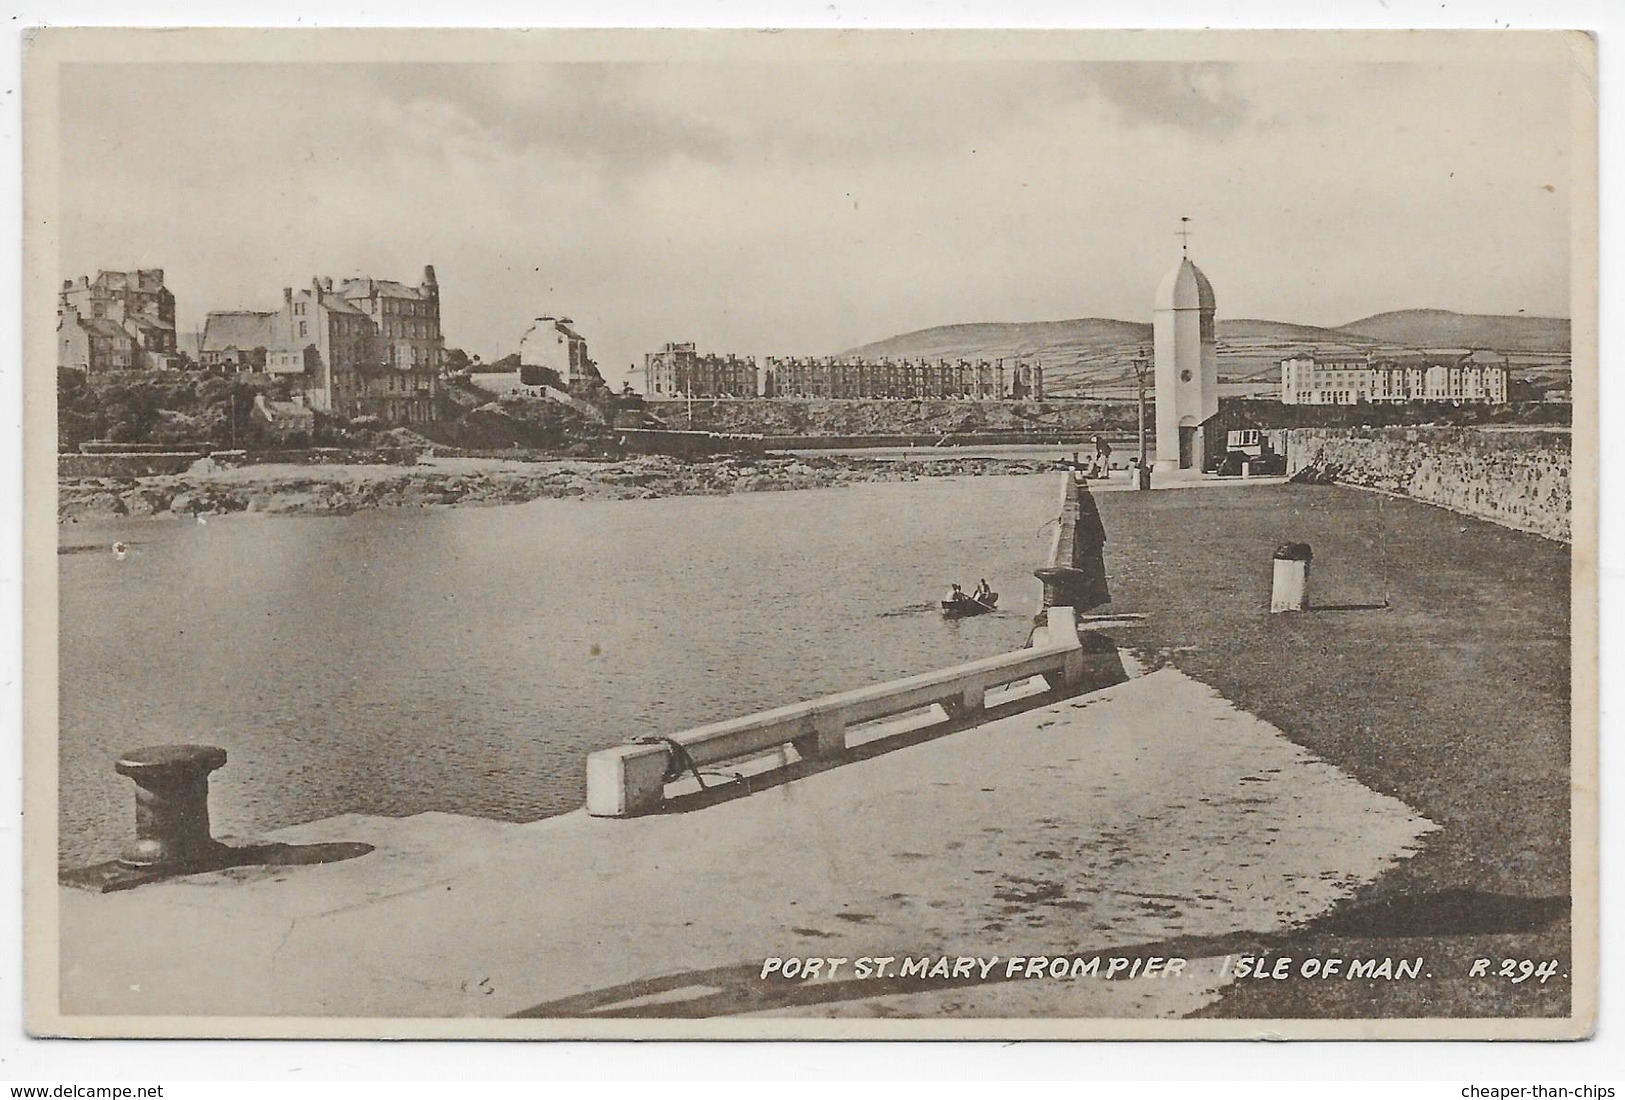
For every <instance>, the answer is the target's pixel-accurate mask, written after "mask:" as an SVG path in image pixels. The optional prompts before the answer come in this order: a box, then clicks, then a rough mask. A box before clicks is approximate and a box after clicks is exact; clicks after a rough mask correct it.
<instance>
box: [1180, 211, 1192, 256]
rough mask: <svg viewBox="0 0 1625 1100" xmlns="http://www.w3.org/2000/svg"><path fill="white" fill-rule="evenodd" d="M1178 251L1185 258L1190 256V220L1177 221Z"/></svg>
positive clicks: (1181, 219)
mask: <svg viewBox="0 0 1625 1100" xmlns="http://www.w3.org/2000/svg"><path fill="white" fill-rule="evenodd" d="M1178 236H1179V251H1180V252H1181V253H1183V254H1184V255H1186V256H1189V255H1190V254H1191V220H1190V219H1189V218H1180V219H1179V233H1178Z"/></svg>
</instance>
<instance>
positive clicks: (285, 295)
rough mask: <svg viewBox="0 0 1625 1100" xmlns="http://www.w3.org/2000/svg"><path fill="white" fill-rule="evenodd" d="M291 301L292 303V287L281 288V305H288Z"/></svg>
mask: <svg viewBox="0 0 1625 1100" xmlns="http://www.w3.org/2000/svg"><path fill="white" fill-rule="evenodd" d="M292 301H293V287H291V286H285V287H283V288H282V304H283V305H288V304H289V303H291V302H292Z"/></svg>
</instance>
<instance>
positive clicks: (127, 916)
mask: <svg viewBox="0 0 1625 1100" xmlns="http://www.w3.org/2000/svg"><path fill="white" fill-rule="evenodd" d="M1432 829H1433V825H1432V824H1431V823H1430V822H1428V821H1426V820H1425V819H1423V818H1422V817H1421V816H1419V815H1418V814H1416V813H1415V812H1413V811H1412V810H1410V809H1409V808H1407V807H1406V806H1405V805H1404V804H1402V803H1401V802H1399V801H1397V800H1395V799H1392V798H1389V797H1386V796H1383V795H1378V794H1375V793H1373V792H1372V791H1370V790H1368V789H1367V788H1365V787H1363V786H1361V785H1360V784H1359V783H1357V782H1355V781H1354V780H1352V779H1350V778H1349V777H1348V776H1347V775H1345V774H1344V773H1342V772H1340V771H1338V770H1337V769H1336V768H1333V767H1331V766H1329V765H1327V764H1325V763H1323V762H1321V761H1319V760H1317V759H1315V758H1314V757H1312V756H1311V755H1310V754H1309V753H1307V752H1305V751H1304V750H1302V749H1300V748H1298V747H1297V746H1295V745H1293V744H1292V743H1291V742H1289V741H1288V740H1287V739H1286V738H1285V737H1283V736H1282V735H1281V734H1280V732H1279V731H1277V730H1275V729H1274V728H1272V727H1271V726H1269V725H1268V724H1266V723H1264V722H1262V721H1260V720H1258V719H1256V718H1253V717H1251V716H1250V715H1247V714H1245V713H1243V712H1241V711H1239V710H1237V709H1235V708H1234V707H1233V706H1231V705H1230V704H1229V703H1227V702H1226V701H1225V700H1223V699H1222V698H1220V697H1219V696H1218V695H1217V694H1216V693H1215V692H1214V691H1212V690H1211V689H1210V688H1207V687H1205V686H1204V685H1202V684H1200V683H1197V682H1196V681H1193V680H1191V679H1189V678H1187V677H1185V676H1184V675H1182V674H1181V673H1179V672H1177V671H1174V670H1172V669H1165V670H1162V671H1158V672H1154V673H1152V674H1150V675H1147V676H1143V677H1137V678H1134V679H1131V680H1129V681H1128V682H1127V683H1124V684H1120V685H1117V686H1115V687H1112V688H1108V689H1106V690H1104V691H1100V692H1097V693H1094V694H1091V695H1086V696H1078V697H1073V698H1070V699H1065V700H1062V701H1060V702H1052V703H1050V704H1048V705H1043V706H1039V707H1037V708H1036V709H1031V710H1027V711H1025V712H1022V713H1017V714H1014V715H1010V716H1007V717H1003V718H998V719H996V720H994V721H991V722H989V723H987V724H984V725H981V726H978V727H975V728H971V729H962V730H959V731H957V732H951V733H948V734H946V735H942V736H938V737H935V738H933V739H930V740H926V741H923V742H919V743H911V744H908V745H906V747H902V748H899V749H897V750H896V751H890V752H880V753H877V754H875V755H872V756H866V757H864V758H859V759H855V760H852V761H850V762H847V763H844V764H841V765H840V766H837V767H834V768H832V769H830V770H827V771H822V772H818V773H816V774H812V775H809V776H805V777H802V778H799V779H796V780H795V781H793V782H788V783H784V784H782V785H779V786H775V787H771V788H769V789H766V790H758V791H756V792H755V793H753V794H749V795H746V796H744V797H739V798H736V799H732V800H728V801H723V802H720V803H719V804H715V805H709V806H706V807H705V808H702V809H695V810H692V811H689V812H674V813H664V814H657V815H653V816H649V817H643V818H637V819H632V820H605V819H594V818H590V817H588V816H586V815H585V814H584V813H574V814H569V815H566V816H563V817H558V818H552V819H547V820H544V821H540V822H535V823H531V824H521V825H513V824H502V823H497V822H491V821H486V820H481V819H476V818H466V817H456V816H452V815H445V814H423V815H419V816H417V817H412V818H404V819H391V818H381V817H363V816H344V817H337V818H331V819H328V820H325V821H318V822H312V823H310V824H307V825H302V826H299V827H296V828H291V829H285V830H282V831H280V832H278V833H276V834H274V836H272V837H271V838H268V839H271V840H275V841H279V842H282V843H284V844H287V845H289V846H291V850H294V851H297V850H299V849H300V847H301V846H317V845H322V846H327V848H326V849H314V848H313V850H318V851H320V850H339V849H340V846H346V847H345V848H344V850H346V851H349V852H359V851H364V852H365V854H361V855H357V856H355V857H354V858H350V859H343V860H340V861H337V862H330V863H323V864H313V865H296V864H295V865H289V864H286V863H284V864H282V865H277V866H262V867H252V866H250V867H239V868H234V869H231V870H227V871H216V872H210V873H205V874H197V875H193V876H189V877H185V878H181V879H177V880H174V881H171V882H166V883H162V884H158V885H152V886H146V887H142V888H140V889H136V890H132V891H128V892H125V893H118V894H105V895H102V894H93V893H90V892H87V891H83V890H75V889H67V888H64V889H63V890H62V891H61V895H60V901H61V925H60V926H61V936H62V943H61V947H62V956H61V957H62V960H63V970H62V988H61V1004H62V1009H63V1011H64V1013H65V1014H67V1015H69V1016H122V1017H130V1016H154V1017H155V1016H170V1017H175V1016H183V1017H202V1016H212V1017H216V1018H217V1019H215V1020H213V1021H209V1020H203V1019H197V1020H195V1021H193V1024H192V1027H193V1028H194V1029H195V1030H198V1031H203V1032H207V1031H210V1030H219V1028H220V1026H221V1023H222V1021H221V1020H219V1019H218V1017H280V1018H283V1019H284V1020H285V1021H286V1024H287V1031H288V1032H289V1033H309V1029H308V1028H307V1027H304V1026H302V1025H301V1024H300V1022H299V1020H298V1019H297V1018H301V1017H304V1018H312V1017H352V1018H354V1017H370V1018H397V1019H399V1018H413V1017H417V1018H423V1017H439V1018H448V1017H450V1018H470V1019H473V1018H490V1017H507V1016H517V1017H521V1018H538V1017H551V1018H553V1020H552V1021H551V1025H550V1027H549V1028H546V1029H544V1028H543V1027H541V1026H540V1025H536V1027H537V1031H538V1032H540V1031H542V1030H552V1031H558V1030H560V1028H559V1026H558V1025H559V1023H560V1020H561V1019H570V1020H579V1021H598V1022H608V1021H614V1020H616V1019H617V1018H624V1017H638V1016H644V1017H651V1016H653V1017H670V1018H676V1019H693V1018H699V1017H714V1016H735V1015H743V1014H754V1015H761V1016H790V1015H796V1016H862V1017H870V1018H874V1017H887V1016H891V1017H899V1018H909V1017H923V1018H933V1019H945V1018H946V1019H952V1018H956V1017H960V1018H977V1017H982V1018H988V1017H1022V1018H1031V1019H1035V1020H1039V1021H1043V1020H1045V1019H1066V1018H1077V1017H1112V1016H1115V1017H1123V1016H1128V1017H1136V1018H1142V1019H1146V1018H1158V1017H1162V1018H1167V1017H1176V1016H1183V1015H1186V1014H1189V1013H1191V1012H1193V1011H1195V1010H1197V1009H1199V1008H1200V1007H1202V1006H1203V1005H1204V1004H1206V1003H1208V1002H1211V1001H1212V1000H1213V999H1214V998H1215V997H1216V996H1217V994H1218V991H1219V989H1220V988H1221V987H1222V986H1223V984H1224V983H1225V981H1227V980H1228V978H1227V977H1226V976H1221V974H1220V973H1219V970H1220V967H1221V959H1222V956H1223V955H1224V954H1225V953H1226V950H1225V945H1226V944H1227V943H1230V942H1231V941H1234V942H1235V943H1242V942H1245V940H1246V937H1247V936H1249V935H1257V934H1264V935H1268V934H1272V933H1277V932H1280V931H1281V930H1283V929H1285V928H1287V927H1289V926H1293V925H1296V924H1299V923H1301V922H1303V921H1306V920H1309V919H1310V918H1312V917H1314V916H1316V915H1317V914H1320V913H1322V912H1324V911H1326V910H1327V909H1329V908H1330V907H1332V906H1333V905H1334V904H1335V903H1336V902H1337V901H1338V900H1339V899H1341V898H1344V897H1347V896H1348V895H1349V894H1350V893H1351V892H1352V891H1353V890H1355V889H1356V888H1357V887H1359V886H1360V885H1362V884H1365V883H1369V882H1371V881H1372V880H1374V879H1375V878H1377V877H1378V876H1380V875H1381V874H1382V873H1383V872H1384V871H1385V870H1386V869H1387V868H1389V867H1391V866H1393V865H1394V864H1395V862H1396V861H1401V860H1403V859H1405V858H1407V857H1408V856H1409V855H1410V854H1411V853H1413V852H1414V851H1415V850H1416V848H1417V846H1418V844H1419V843H1420V842H1421V840H1422V838H1423V837H1424V836H1425V835H1426V834H1427V833H1428V832H1429V831H1431V830H1432ZM367 846H371V850H370V851H365V849H366V848H367ZM1237 949H1240V948H1236V947H1230V948H1229V950H1237ZM1040 955H1042V956H1068V957H1071V958H1082V959H1088V958H1092V957H1095V956H1099V957H1101V958H1102V959H1103V960H1106V961H1105V962H1103V964H1102V973H1103V972H1104V969H1105V967H1106V966H1108V965H1110V964H1109V959H1110V958H1112V957H1123V958H1140V959H1148V958H1152V957H1156V958H1162V959H1167V958H1172V957H1183V958H1186V959H1187V962H1186V963H1185V965H1184V967H1183V970H1182V971H1180V972H1178V973H1174V974H1167V973H1163V974H1159V975H1157V976H1154V977H1138V978H1133V979H1129V978H1125V977H1124V976H1122V975H1118V976H1115V977H1114V978H1112V979H1111V980H1107V979H1105V978H1104V977H1101V976H1087V977H1077V978H1073V977H1066V978H1053V977H1050V976H1047V975H1046V976H1044V977H1032V978H1027V977H1010V976H1009V975H1008V974H1007V970H1008V968H1009V962H1008V960H1009V959H1011V958H1012V957H1016V956H1020V957H1023V958H1031V957H1033V956H1040ZM885 956H893V957H895V958H899V959H901V958H902V957H922V956H926V957H930V958H931V959H932V960H933V962H934V961H935V960H936V959H937V958H938V957H942V956H949V957H952V958H954V959H957V958H958V957H960V956H965V957H973V956H974V957H979V958H981V959H983V960H987V959H991V958H993V957H997V961H996V963H995V965H994V966H993V967H992V968H991V970H990V972H989V975H990V976H989V979H987V980H983V979H982V978H980V977H977V978H976V979H974V980H966V979H965V978H964V977H963V975H960V976H959V977H942V976H935V977H930V976H928V977H924V978H919V977H911V978H908V979H903V978H900V977H895V976H894V977H892V978H890V979H879V978H870V979H868V980H854V979H852V977H851V971H850V970H848V971H847V972H846V973H845V974H842V973H841V972H839V971H838V972H837V974H836V978H835V980H826V979H820V980H815V981H801V980H786V979H782V978H768V979H763V978H762V977H761V972H762V969H763V965H764V961H765V960H767V959H770V958H809V957H823V958H828V957H844V958H846V959H848V960H856V959H858V958H862V957H868V958H878V957H885ZM850 965H851V963H849V964H848V966H850ZM1018 973H1021V974H1025V967H1023V968H1021V969H1020V970H1019V971H1018ZM225 1022H226V1023H228V1024H229V1022H230V1021H225ZM156 1023H157V1021H155V1024H156ZM119 1025H120V1027H121V1028H124V1029H126V1030H128V1029H130V1028H131V1027H134V1028H136V1029H139V1028H140V1027H141V1025H140V1023H139V1021H132V1020H130V1019H128V1018H126V1019H124V1020H121V1021H119ZM211 1025H212V1026H211ZM177 1026H178V1027H179V1029H180V1030H183V1031H184V1030H186V1029H187V1023H186V1022H185V1021H180V1022H179V1024H178V1025H177V1024H176V1022H175V1021H169V1022H167V1023H166V1024H162V1025H159V1026H155V1029H154V1030H155V1031H159V1032H163V1031H174V1030H176V1029H177ZM270 1026H271V1027H272V1028H273V1030H275V1029H276V1028H277V1027H278V1025H277V1024H276V1023H275V1022H273V1023H272V1024H271V1025H270ZM70 1030H71V1028H70ZM384 1030H385V1031H386V1032H387V1031H388V1030H389V1028H388V1026H387V1025H386V1026H385V1028H384ZM562 1030H563V1031H564V1032H565V1033H580V1031H581V1027H580V1025H578V1026H576V1027H572V1026H570V1025H565V1026H564V1027H563V1028H562ZM519 1033H523V1032H522V1031H521V1032H519ZM598 1033H600V1034H604V1033H613V1030H612V1029H611V1030H608V1031H602V1030H601V1031H599V1032H598Z"/></svg>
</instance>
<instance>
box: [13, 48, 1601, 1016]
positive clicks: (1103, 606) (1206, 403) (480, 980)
mask: <svg viewBox="0 0 1625 1100" xmlns="http://www.w3.org/2000/svg"><path fill="white" fill-rule="evenodd" d="M24 38H25V40H24V62H23V64H24V86H23V91H24V95H25V100H24V116H25V120H24V132H23V160H24V171H25V186H24V204H25V215H26V229H25V238H24V248H25V254H26V255H25V263H26V267H25V275H26V281H25V285H24V300H23V312H24V336H25V349H24V363H23V372H24V386H25V391H26V404H27V414H28V424H27V429H26V440H25V445H26V449H27V457H26V464H27V465H26V475H25V476H26V496H25V506H24V509H25V510H24V517H23V519H24V524H25V558H26V568H27V574H26V576H27V582H26V590H25V594H24V597H23V598H24V601H25V619H26V624H25V625H26V631H27V635H26V637H27V642H26V649H25V662H26V676H27V678H26V684H25V687H24V706H25V725H26V729H25V780H26V810H27V814H26V817H25V821H24V830H25V840H26V844H27V861H26V866H25V876H26V878H25V893H26V898H25V901H26V919H27V925H26V930H25V934H26V939H25V947H26V951H27V972H26V975H25V978H26V986H25V990H24V994H25V998H26V1002H27V1026H28V1028H29V1030H30V1031H31V1033H33V1034H35V1035H41V1036H84V1037H266V1038H322V1037H358V1038H359V1037H391V1038H511V1039H526V1038H537V1039H627V1038H639V1039H694V1038H703V1039H747V1038H751V1039H755V1038H761V1039H928V1038H929V1039H1009V1040H1014V1039H1040V1038H1048V1039H1084V1038H1093V1039H1113V1038H1116V1039H1123V1038H1253V1037H1259V1036H1265V1035H1267V1036H1271V1037H1284V1038H1304V1039H1310V1038H1320V1039H1326V1038H1339V1039H1350V1038H1392V1039H1432V1038H1520V1039H1579V1038H1584V1037H1586V1036H1587V1035H1589V1034H1590V1033H1591V1031H1592V1029H1593V1027H1594V1024H1595V1015H1596V1002H1597V985H1598V977H1597V956H1598V943H1597V936H1598V933H1597V893H1598V888H1597V837H1596V821H1597V799H1598V794H1597V640H1596V631H1597V596H1596V572H1597V552H1596V525H1597V476H1596V469H1597V453H1596V446H1597V405H1596V393H1597V308H1596V294H1597V289H1596V272H1597V241H1596V232H1597V230H1596V225H1597V215H1596V203H1597V133H1596V100H1595V84H1596V70H1595V58H1596V41H1595V39H1594V38H1593V37H1592V36H1590V35H1589V34H1585V33H1581V32H1562V31H1538V32H1537V31H1530V32H1499V31H1498V32H1487V31H1426V32H1408V33H1406V32H1332V31H1301V32H1285V31H1282V32H1231V33H1225V32H1198V31H1186V32H1179V31H1170V32H1139V33H1131V32H1108V31H1081V30H1078V31H1060V30H1049V31H991V30H989V31H977V30H957V31H947V30H939V31H919V32H903V31H881V30H874V31H828V30H785V31H777V32H765V31H749V30H729V31H722V30H716V31H701V30H652V29H644V30H599V31H584V30H582V31H531V32H520V31H498V30H461V31H452V30H442V31H430V30H365V31H362V30H350V31H343V30H287V29H282V30H269V29H267V30H257V31H256V30H167V31H159V30H138V29H129V28H124V29H89V28H52V29H37V30H33V31H30V32H27V33H26V34H25V36H24Z"/></svg>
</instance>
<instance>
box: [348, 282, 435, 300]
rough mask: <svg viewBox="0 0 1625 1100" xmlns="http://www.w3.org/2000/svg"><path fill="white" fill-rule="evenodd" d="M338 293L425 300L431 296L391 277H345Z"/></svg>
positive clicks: (349, 296) (359, 296) (355, 296)
mask: <svg viewBox="0 0 1625 1100" xmlns="http://www.w3.org/2000/svg"><path fill="white" fill-rule="evenodd" d="M339 293H341V294H343V295H344V296H345V297H347V298H370V297H372V296H373V295H375V294H376V295H377V296H378V297H380V298H413V299H416V300H419V301H426V300H428V299H429V298H430V297H432V295H429V294H426V293H424V291H423V288H422V287H416V286H407V285H406V284H405V283H397V282H395V281H394V280H392V279H346V280H344V284H343V285H342V286H341V287H339Z"/></svg>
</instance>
